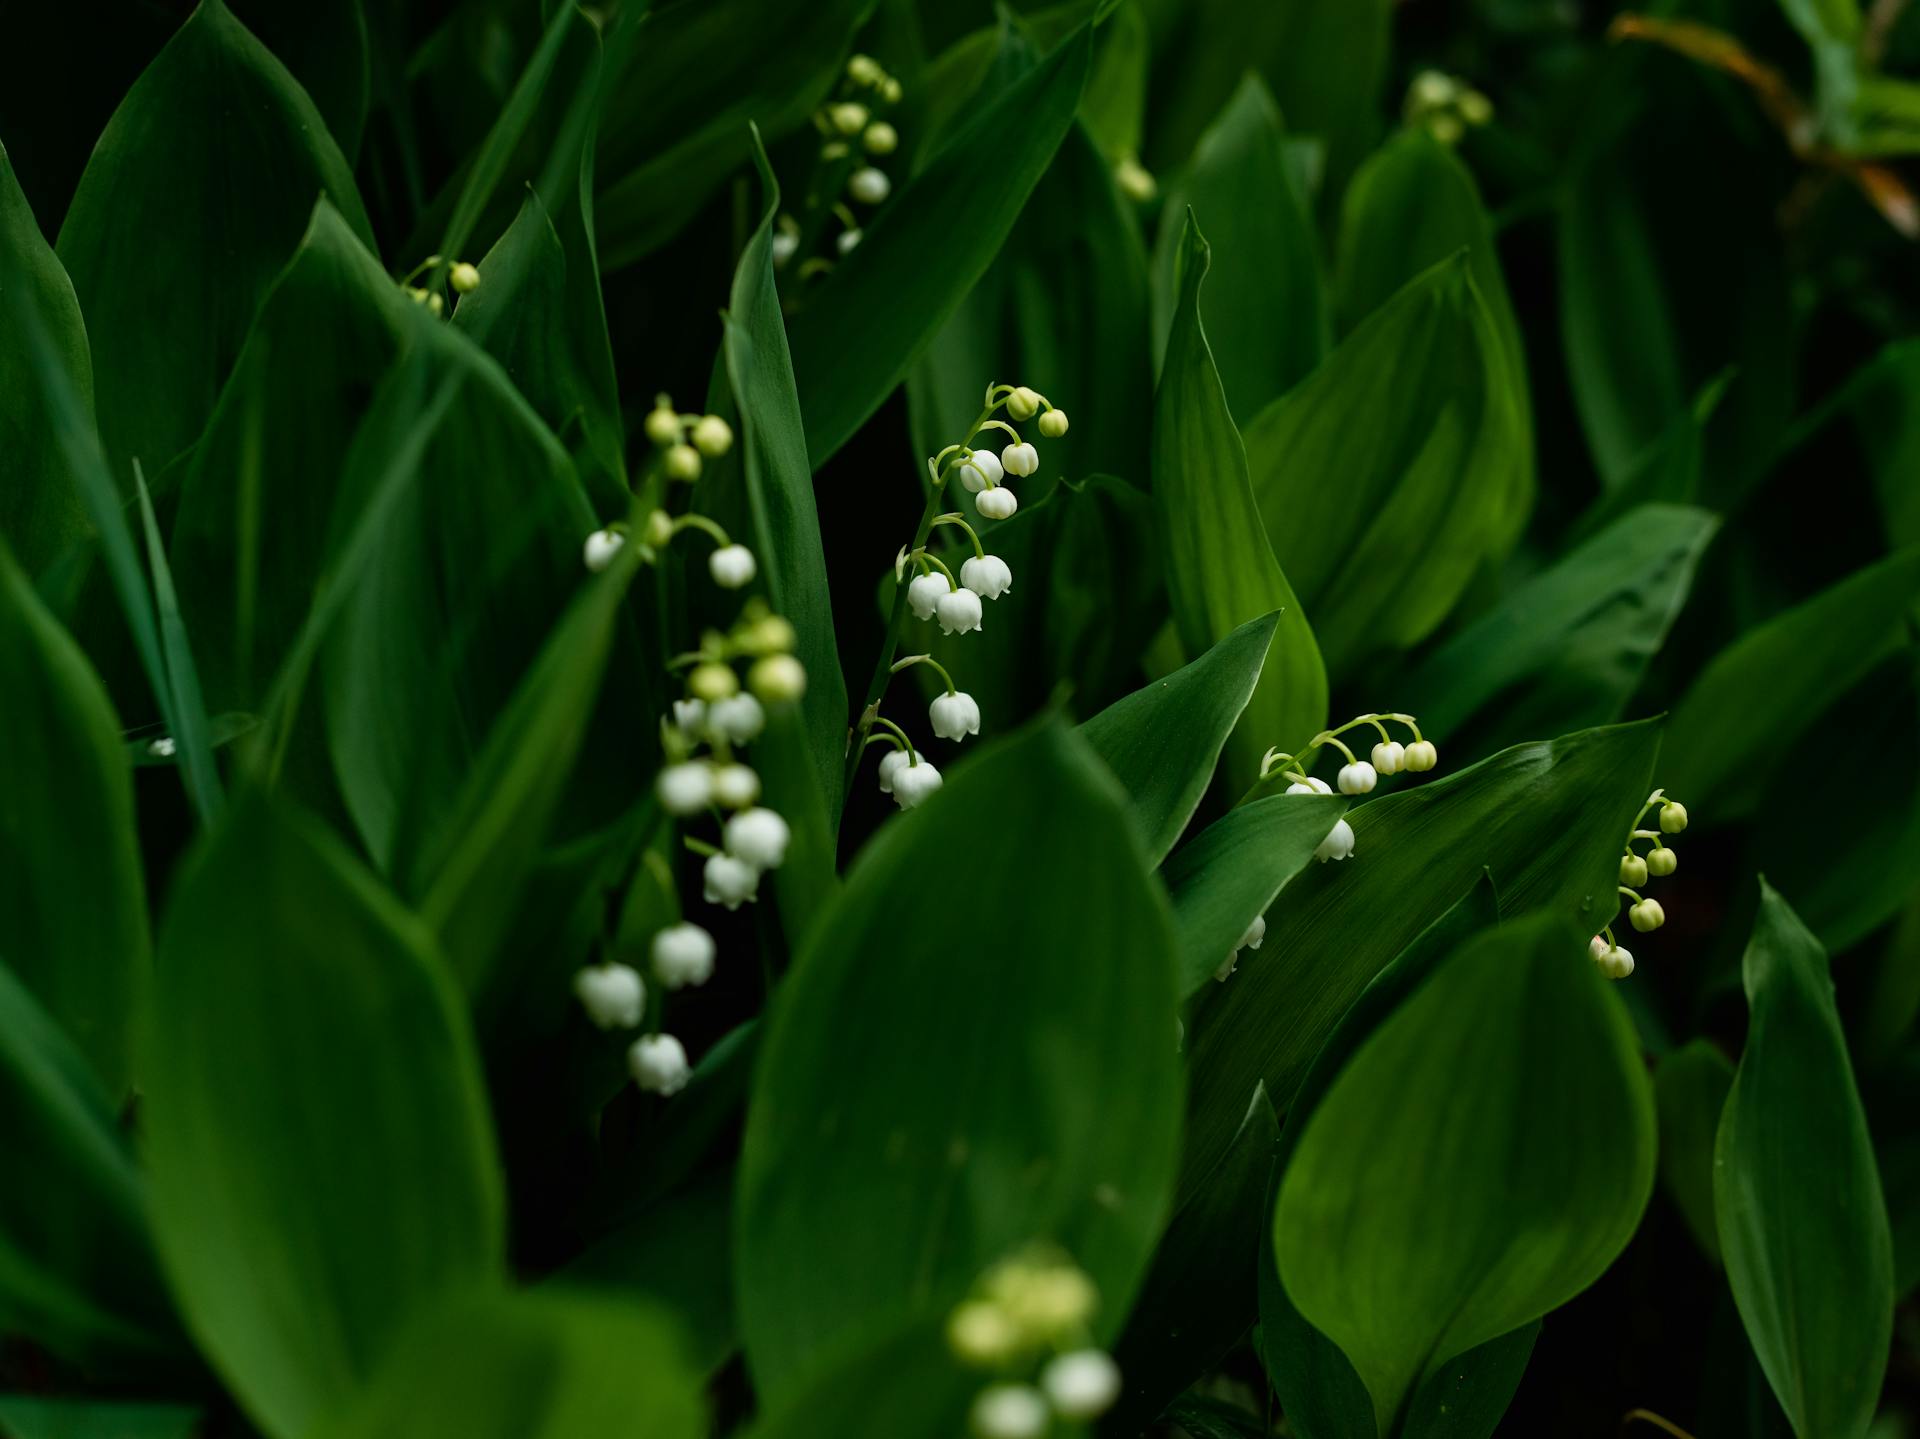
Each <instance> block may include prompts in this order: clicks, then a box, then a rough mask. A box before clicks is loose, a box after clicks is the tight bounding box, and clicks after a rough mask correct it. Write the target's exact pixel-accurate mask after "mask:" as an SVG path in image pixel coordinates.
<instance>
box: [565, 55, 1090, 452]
mask: <svg viewBox="0 0 1920 1439" xmlns="http://www.w3.org/2000/svg"><path fill="white" fill-rule="evenodd" d="M1091 45H1092V39H1091V32H1090V30H1089V29H1087V28H1085V27H1083V28H1082V29H1081V30H1079V31H1077V32H1076V33H1075V34H1074V35H1072V36H1070V37H1069V38H1068V39H1066V40H1065V41H1063V42H1062V43H1061V44H1060V45H1059V46H1058V47H1057V48H1056V49H1055V50H1054V51H1053V53H1052V54H1050V55H1048V56H1047V57H1046V58H1045V59H1044V60H1042V61H1041V62H1040V63H1039V65H1037V66H1035V67H1034V69H1033V70H1032V71H1031V72H1030V73H1028V74H1027V75H1024V76H1022V77H1021V78H1020V79H1018V80H1016V81H1014V82H1013V83H1012V84H1010V85H1007V86H1006V87H1004V88H1003V89H1001V90H1000V91H999V93H998V94H997V95H995V96H994V97H993V99H991V100H990V101H988V102H987V103H985V104H983V105H982V106H981V107H980V109H979V110H978V111H977V112H976V113H975V114H974V115H973V116H972V117H971V118H970V119H969V120H968V121H967V122H966V123H965V124H964V125H963V126H961V127H960V128H958V129H956V130H955V131H954V133H953V134H952V135H951V136H950V137H948V139H947V141H946V143H945V144H944V145H943V146H942V147H941V149H940V151H939V153H937V154H936V155H935V156H934V157H933V159H932V160H931V161H929V162H928V164H927V166H926V168H925V169H923V170H921V171H920V172H919V173H918V174H916V175H915V176H914V177H913V178H912V179H911V180H909V181H907V182H906V183H905V184H903V185H901V186H899V187H898V189H897V190H896V191H895V194H894V197H893V199H892V200H890V201H889V202H888V204H887V206H886V208H885V209H884V210H882V211H881V212H880V214H879V216H878V218H877V219H876V220H875V221H874V222H873V223H872V224H870V225H867V226H866V227H865V238H863V239H862V240H861V242H860V245H859V247H858V248H857V249H855V250H854V251H853V253H852V254H851V255H849V256H847V257H846V259H844V260H843V261H842V262H841V263H840V264H839V265H837V266H836V267H835V269H834V272H833V274H832V275H831V276H830V277H829V278H828V279H826V280H825V281H824V282H822V283H821V284H819V285H817V286H815V287H814V288H813V289H812V290H811V291H809V293H808V295H807V297H806V304H805V306H804V308H802V309H801V310H800V312H799V313H798V314H796V315H794V316H793V318H792V320H791V322H790V324H789V326H788V336H789V341H790V344H791V347H792V352H793V369H794V375H795V378H796V380H797V382H798V385H799V392H800V412H801V413H802V414H803V415H804V416H805V417H806V424H807V452H808V455H809V456H810V458H811V462H812V464H813V466H814V468H816V469H817V468H819V467H820V466H821V465H823V464H824V463H825V462H826V461H827V459H828V457H830V456H831V455H832V454H833V453H834V452H835V451H836V450H838V449H839V448H840V447H841V446H842V445H843V444H845V443H846V442H847V440H848V439H849V438H850V437H851V436H852V435H853V433H854V431H856V430H857V429H859V428H860V426H861V425H862V424H864V423H865V422H866V420H867V417H868V416H870V415H871V414H872V413H873V412H874V411H875V410H876V409H878V408H879V407H880V404H881V402H882V401H883V400H885V399H886V398H887V396H888V395H889V394H891V393H892V392H893V389H894V387H895V386H897V385H898V384H899V383H900V382H901V381H902V380H903V379H905V378H906V375H907V373H908V371H909V370H910V369H911V368H912V367H913V362H914V361H915V360H916V359H918V358H919V356H920V355H921V353H922V352H923V351H924V350H925V349H926V347H927V346H928V345H929V344H930V343H931V342H932V340H933V338H934V336H935V335H936V334H938V333H939V330H940V327H941V326H942V325H944V324H945V323H946V321H947V319H948V318H949V317H950V316H951V315H952V314H953V313H954V311H955V310H956V309H957V308H959V306H960V304H961V302H962V301H963V300H964V299H965V298H966V296H967V293H968V292H969V291H970V290H972V289H973V287H974V285H975V284H976V283H978V282H979V280H980V278H981V276H982V275H983V274H984V273H985V272H986V270H987V267H988V265H990V264H991V263H992V261H993V259H994V257H995V256H996V255H997V254H998V253H999V252H1000V247H1001V245H1002V244H1003V243H1004V242H1005V241H1006V238H1007V235H1008V233H1009V232H1010V231H1011V230H1012V228H1013V225H1014V221H1015V220H1016V219H1018V218H1019V215H1020V212H1021V210H1022V209H1023V208H1024V207H1025V205H1026V203H1027V197H1028V195H1030V194H1031V193H1032V191H1033V188H1034V186H1035V185H1036V184H1038V183H1039V181H1040V178H1041V176H1042V175H1043V174H1045V173H1046V170H1047V167H1048V165H1049V164H1050V163H1051V162H1052V159H1053V155H1054V152H1055V151H1056V150H1057V149H1058V148H1059V147H1060V143H1061V141H1062V140H1064V139H1065V138H1066V135H1067V131H1068V129H1069V127H1070V126H1071V125H1072V124H1073V114H1074V109H1075V107H1076V106H1077V105H1078V104H1079V103H1080V92H1081V89H1082V87H1083V86H1084V85H1085V83H1086V78H1087V65H1088V55H1089V52H1090V49H1091ZM956 197H964V200H965V207H966V218H965V222H964V223H956V221H955V212H954V209H953V207H954V204H955V203H956ZM605 219H606V213H605V207H604V205H603V207H602V220H603V222H604V221H605ZM986 378H994V377H986ZM986 378H976V380H975V382H974V383H975V385H976V386H979V387H984V385H985V384H986ZM1063 408H1065V409H1067V410H1068V411H1069V412H1071V410H1072V405H1071V403H1064V404H1063Z"/></svg>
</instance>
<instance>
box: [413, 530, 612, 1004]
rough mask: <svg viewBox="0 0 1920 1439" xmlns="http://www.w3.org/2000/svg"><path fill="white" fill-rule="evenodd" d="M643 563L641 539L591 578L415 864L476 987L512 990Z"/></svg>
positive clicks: (455, 956)
mask: <svg viewBox="0 0 1920 1439" xmlns="http://www.w3.org/2000/svg"><path fill="white" fill-rule="evenodd" d="M639 569H640V550H639V546H638V545H625V546H622V547H621V550H620V552H619V553H618V554H616V555H615V556H614V561H613V564H612V565H611V566H609V567H608V569H607V570H606V572H605V573H603V574H600V575H596V576H594V577H593V578H592V579H591V580H589V581H587V582H586V583H585V584H584V585H583V586H582V589H581V592H580V593H579V594H578V595H577V596H576V597H575V598H574V600H573V603H572V604H571V605H569V606H568V608H567V612H566V613H565V614H564V615H563V616H561V618H560V621H559V623H558V624H557V625H556V626H555V627H554V630H553V633H552V635H551V636H550V637H549V638H548V639H547V642H546V643H545V644H544V645H543V646H541V649H540V653H539V655H538V656H537V657H536V658H535V659H534V662H533V664H532V665H531V666H530V667H529V668H528V670H527V672H526V674H525V676H523V677H522V679H521V680H520V683H519V685H518V687H517V688H516V689H515V690H514V692H513V697H512V699H511V700H509V701H508V703H507V707H506V709H505V710H504V711H503V712H502V713H501V715H500V718H499V719H498V720H497V721H496V722H495V724H494V727H493V731H492V733H490V734H489V735H488V736H487V739H486V743H485V744H484V745H483V746H482V747H481V749H480V750H479V752H478V753H477V754H476V755H475V756H474V760H473V768H472V770H471V772H470V773H469V774H468V775H467V776H466V778H465V780H464V781H463V782H462V784H461V786H460V788H459V790H458V791H457V793H456V794H455V795H454V796H453V802H452V811H451V814H450V815H449V818H448V821H447V823H446V825H445V826H444V827H443V828H441V829H440V831H439V835H438V843H437V845H436V846H435V847H434V848H432V849H430V850H424V851H422V853H421V854H420V856H419V859H418V862H417V866H416V867H415V868H414V869H413V870H412V871H411V873H410V875H409V876H408V880H407V883H406V885H405V889H406V892H407V893H410V894H418V895H419V896H420V906H419V907H420V916H421V918H422V919H424V920H425V921H426V922H427V923H428V924H429V925H431V926H432V927H433V929H434V931H435V933H436V934H437V935H438V936H439V939H440V946H441V949H442V950H443V952H444V953H445V954H446V955H447V957H448V959H449V961H450V962H451V967H452V969H453V972H454V974H455V976H456V977H457V978H458V979H459V980H460V982H461V985H462V987H464V988H465V989H466V990H467V992H468V993H469V995H471V996H474V997H475V998H480V997H482V996H484V997H485V998H486V999H488V1000H490V1001H492V1002H493V1004H495V1005H497V1004H498V1002H499V1001H500V999H501V995H500V993H499V990H500V983H499V978H498V976H497V975H496V973H495V969H494V957H495V952H496V949H497V947H498V945H499V944H500V942H501V940H502V939H503V938H504V931H505V930H506V928H507V926H508V923H509V921H510V920H511V919H512V917H513V909H514V903H515V901H516V900H517V899H518V897H519V894H520V890H521V887H522V885H523V884H524V883H525V882H526V880H527V877H528V874H529V871H530V870H531V869H532V868H533V865H534V861H535V858H536V856H537V854H538V851H539V847H540V844H541V841H542V840H543V839H544V838H545V837H546V833H547V830H548V827H549V826H550V824H551V822H552V819H553V812H554V809H555V807H556V806H557V805H558V804H559V802H560V798H561V795H562V794H563V793H564V792H565V790H566V787H567V782H568V778H569V776H570V774H571V772H572V768H573V761H574V758H575V756H576V755H578V754H579V752H580V748H581V746H582V744H583V743H584V741H585V739H586V734H587V730H588V726H589V724H590V721H591V719H592V715H593V710H594V702H595V700H596V699H597V698H598V696H599V694H600V688H601V677H602V675H603V674H604V672H605V670H606V665H607V656H608V654H609V653H610V652H611V651H612V649H613V648H614V637H615V635H616V634H617V633H618V632H619V628H620V619H621V612H622V607H623V605H624V602H625V600H626V596H627V590H628V588H629V586H630V585H631V584H632V582H633V577H634V575H635V574H636V573H638V571H639Z"/></svg>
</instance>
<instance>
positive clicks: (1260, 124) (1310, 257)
mask: <svg viewBox="0 0 1920 1439" xmlns="http://www.w3.org/2000/svg"><path fill="white" fill-rule="evenodd" d="M1284 139H1285V127H1284V125H1283V123H1282V121H1281V118H1280V111H1279V109H1278V108H1277V107H1276V106H1275V105H1274V103H1273V96H1272V95H1271V94H1270V93H1269V92H1268V90H1267V87H1266V86H1265V85H1264V84H1263V83H1262V82H1261V80H1260V77H1259V76H1258V75H1256V74H1251V73H1250V74H1248V75H1247V77H1246V78H1245V79H1244V80H1243V81H1241V83H1240V87H1239V88H1238V89H1237V90H1235V91H1234V92H1233V98H1232V99H1231V100H1229V101H1228V102H1227V105H1226V108H1225V109H1224V110H1222V111H1221V112H1220V116H1219V118H1218V119H1216V120H1215V121H1214V122H1213V124H1212V125H1211V126H1210V127H1209V128H1208V130H1207V132H1206V134H1204V135H1202V136H1201V137H1200V143H1199V146H1198V147H1197V148H1196V149H1195V150H1194V153H1193V159H1192V161H1191V163H1189V164H1188V166H1187V167H1186V169H1184V170H1183V171H1181V172H1180V175H1179V178H1178V179H1177V180H1175V181H1174V183H1173V184H1172V185H1170V186H1169V187H1168V190H1167V198H1166V202H1165V205H1164V207H1163V208H1162V210H1161V211H1160V238H1159V241H1158V243H1157V244H1156V245H1155V247H1154V266H1153V334H1154V353H1155V354H1157V355H1158V354H1164V353H1165V350H1166V342H1167V334H1168V332H1169V330H1170V329H1171V328H1172V325H1173V322H1174V312H1175V310H1176V309H1177V308H1178V306H1179V302H1180V293H1179V288H1178V283H1179V276H1178V271H1179V258H1180V247H1181V245H1182V244H1183V242H1184V237H1185V230H1186V217H1187V214H1188V212H1189V211H1191V212H1192V213H1193V216H1194V218H1195V220H1196V221H1197V222H1199V223H1202V224H1204V225H1205V226H1206V227H1207V233H1208V234H1209V235H1210V236H1211V237H1212V247H1213V251H1214V252H1215V253H1217V255H1218V257H1219V258H1218V259H1217V260H1216V261H1214V265H1213V269H1212V270H1211V272H1210V273H1211V277H1212V281H1213V283H1212V286H1211V293H1212V294H1213V295H1214V296H1215V300H1214V303H1213V304H1211V305H1206V306H1202V311H1203V313H1204V317H1205V320H1206V332H1207V342H1208V344H1209V345H1210V346H1211V348H1212V350H1213V355H1214V360H1215V362H1216V364H1217V365H1218V366H1219V369H1220V383H1221V385H1222V387H1223V388H1224V389H1225V390H1226V394H1227V408H1228V409H1229V410H1231V411H1232V412H1233V413H1234V414H1235V415H1237V416H1239V418H1240V420H1241V421H1242V422H1245V421H1248V420H1251V419H1252V418H1253V417H1254V416H1255V415H1257V414H1258V413H1259V412H1260V410H1261V408H1262V407H1263V406H1264V405H1266V404H1267V403H1268V402H1269V401H1270V400H1273V399H1276V398H1278V397H1279V396H1280V395H1283V394H1285V393H1286V392H1287V391H1288V390H1290V389H1292V388H1293V387H1294V385H1295V384H1297V383H1298V382H1299V381H1300V380H1301V379H1303V378H1304V377H1305V376H1306V375H1307V374H1308V372H1310V371H1311V370H1312V369H1313V367H1314V366H1315V365H1317V364H1319V363H1320V359H1321V357H1322V356H1323V355H1325V354H1326V352H1327V348H1328V346H1329V345H1330V344H1331V343H1332V335H1331V325H1330V323H1329V319H1328V313H1327V312H1328V304H1327V293H1326V290H1327V286H1326V281H1325V279H1324V278H1323V276H1322V274H1321V270H1320V241H1319V237H1318V235H1316V233H1315V232H1314V226H1313V220H1312V218H1311V216H1310V215H1309V214H1308V211H1307V205H1306V202H1305V200H1304V199H1303V198H1302V197H1301V196H1300V194H1299V193H1298V192H1297V191H1296V190H1295V188H1294V185H1293V182H1292V180H1291V179H1290V178H1289V176H1288V173H1287V163H1286V156H1285V154H1284V151H1283V149H1282V145H1283V141H1284Z"/></svg>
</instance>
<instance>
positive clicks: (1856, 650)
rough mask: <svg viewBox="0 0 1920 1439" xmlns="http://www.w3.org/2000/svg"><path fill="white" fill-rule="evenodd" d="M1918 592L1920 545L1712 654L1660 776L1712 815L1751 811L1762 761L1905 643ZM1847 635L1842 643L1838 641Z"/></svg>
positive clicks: (1673, 731)
mask: <svg viewBox="0 0 1920 1439" xmlns="http://www.w3.org/2000/svg"><path fill="white" fill-rule="evenodd" d="M1916 599H1920V547H1909V548H1907V549H1904V550H1902V551H1900V552H1899V553H1898V554H1895V555H1890V556H1889V557H1887V558H1886V559H1884V560H1882V561H1881V562H1880V563H1878V564H1876V565H1872V566H1870V567H1869V568H1867V569H1864V570H1859V571H1857V572H1856V573H1854V574H1852V575H1849V576H1848V577H1847V578H1846V579H1844V580H1842V581H1840V583H1838V584H1836V585H1834V586H1833V587H1832V588H1831V589H1827V590H1823V591H1821V592H1820V593H1819V594H1817V595H1815V596H1814V597H1813V598H1812V599H1809V600H1806V601H1803V602H1802V603H1801V604H1798V605H1796V606H1794V607H1793V608H1792V609H1790V610H1787V611H1785V612H1784V613H1782V614H1778V615H1775V616H1774V617H1773V618H1772V619H1770V620H1768V621H1767V622H1766V623H1765V624H1762V625H1758V626H1756V627H1754V628H1753V629H1750V630H1748V631H1747V632H1746V633H1745V634H1743V635H1741V636H1740V638H1739V639H1737V640H1735V641H1734V642H1733V643H1732V644H1731V645H1729V646H1728V647H1727V648H1726V649H1724V650H1722V651H1721V652H1720V653H1719V654H1717V655H1715V656H1714V657H1713V659H1712V660H1711V661H1710V662H1709V663H1708V664H1707V666H1706V668H1705V669H1704V670H1702V671H1701V672H1700V676H1699V678H1698V679H1696V680H1695V681H1694V682H1693V683H1692V685H1690V686H1689V687H1688V689H1687V691H1686V693H1685V694H1683V695H1682V696H1681V697H1680V701H1679V703H1678V704H1676V705H1675V706H1674V708H1673V719H1672V722H1671V724H1670V726H1669V731H1668V739H1667V744H1666V748H1665V751H1664V753H1663V754H1662V756H1661V761H1660V775H1661V780H1662V782H1663V783H1664V784H1665V785H1666V787H1667V788H1668V789H1669V790H1671V791H1672V792H1673V793H1674V794H1675V795H1678V796H1679V797H1680V798H1682V799H1684V800H1685V801H1686V803H1687V805H1688V807H1689V809H1690V810H1691V811H1693V812H1694V813H1695V814H1698V815H1699V816H1700V817H1701V818H1704V819H1709V820H1711V821H1716V822H1724V821H1727V820H1731V819H1737V818H1739V817H1740V816H1742V815H1744V814H1747V813H1750V812H1751V810H1752V808H1753V806H1754V804H1755V803H1757V802H1758V800H1759V797H1760V783H1759V781H1760V780H1762V779H1763V778H1764V777H1765V771H1766V768H1767V767H1766V766H1765V765H1764V764H1763V763H1762V761H1764V760H1765V759H1767V758H1768V757H1770V756H1774V755H1777V754H1779V753H1780V752H1781V751H1782V750H1783V749H1784V748H1785V747H1786V746H1789V745H1791V744H1792V743H1793V742H1794V741H1795V740H1796V739H1798V738H1799V737H1800V736H1801V735H1802V734H1803V733H1805V732H1806V730H1807V729H1809V728H1810V727H1811V726H1812V725H1813V724H1814V723H1815V722H1816V721H1817V720H1819V718H1820V717H1821V715H1822V714H1823V713H1825V711H1826V709H1827V707H1828V705H1830V704H1831V703H1832V702H1833V701H1835V700H1837V699H1838V698H1839V697H1840V696H1841V695H1842V694H1843V693H1845V692H1846V691H1847V690H1848V689H1851V688H1852V687H1853V685H1854V684H1855V683H1856V682H1857V681H1859V680H1860V679H1861V678H1862V677H1864V676H1865V675H1866V674H1867V672H1868V671H1870V670H1871V669H1872V668H1873V667H1874V666H1875V665H1877V664H1878V663H1879V662H1880V661H1881V660H1883V659H1885V658H1886V657H1887V656H1888V655H1890V654H1892V653H1895V652H1896V651H1897V650H1898V649H1899V648H1901V647H1902V646H1904V645H1905V644H1906V643H1907V638H1906V616H1907V615H1908V614H1909V613H1910V611H1911V609H1912V606H1913V604H1914V602H1915V600H1916ZM1835 636H1844V643H1835Z"/></svg>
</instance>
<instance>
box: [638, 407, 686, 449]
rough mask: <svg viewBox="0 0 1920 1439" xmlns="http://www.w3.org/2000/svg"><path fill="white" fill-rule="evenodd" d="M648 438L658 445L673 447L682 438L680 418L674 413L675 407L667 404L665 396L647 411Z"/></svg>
mask: <svg viewBox="0 0 1920 1439" xmlns="http://www.w3.org/2000/svg"><path fill="white" fill-rule="evenodd" d="M646 431H647V438H648V439H649V440H652V441H653V442H654V444H656V445H671V444H672V443H673V442H674V441H676V440H678V439H679V438H680V417H679V416H678V415H676V414H674V412H673V406H671V405H669V404H667V403H666V400H665V397H664V396H663V397H662V398H661V400H660V402H659V403H657V404H655V405H654V407H653V408H652V409H651V410H648V411H647V421H646Z"/></svg>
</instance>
